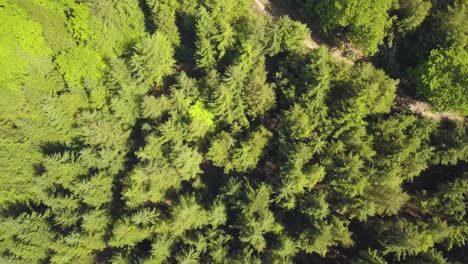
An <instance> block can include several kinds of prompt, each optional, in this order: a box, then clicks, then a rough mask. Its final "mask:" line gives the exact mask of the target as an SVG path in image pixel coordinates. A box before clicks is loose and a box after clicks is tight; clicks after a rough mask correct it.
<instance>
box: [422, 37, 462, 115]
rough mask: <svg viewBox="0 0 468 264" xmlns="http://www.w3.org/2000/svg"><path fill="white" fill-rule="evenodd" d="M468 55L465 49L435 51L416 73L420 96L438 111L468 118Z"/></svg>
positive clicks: (457, 47)
mask: <svg viewBox="0 0 468 264" xmlns="http://www.w3.org/2000/svg"><path fill="white" fill-rule="evenodd" d="M467 73H468V52H467V51H466V49H465V48H464V47H463V46H452V47H450V48H449V49H435V50H433V51H431V55H430V56H429V59H428V61H427V63H425V64H423V65H422V66H420V68H419V69H418V71H417V73H416V74H417V76H416V77H417V79H418V86H417V91H418V94H419V95H420V96H421V97H423V98H424V99H425V100H427V101H428V102H429V103H430V104H431V106H433V107H434V109H435V110H438V111H448V110H454V111H456V112H459V113H461V114H463V115H467V114H468V104H467V102H468V98H467V95H468V83H467V81H466V78H465V77H466V75H467Z"/></svg>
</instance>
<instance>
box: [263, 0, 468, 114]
mask: <svg viewBox="0 0 468 264" xmlns="http://www.w3.org/2000/svg"><path fill="white" fill-rule="evenodd" d="M254 2H255V6H254V9H255V10H256V11H257V12H258V13H259V14H261V15H264V16H270V17H272V18H273V19H276V18H278V17H280V16H282V15H287V14H286V13H285V12H284V11H282V10H279V9H278V8H276V7H275V6H273V5H272V3H271V2H270V1H269V0H254ZM305 46H306V47H307V48H309V49H318V48H319V47H321V46H325V47H327V48H328V49H329V50H330V53H331V54H332V56H333V57H334V58H335V59H336V60H338V61H341V62H345V63H351V64H354V61H352V60H350V59H348V58H347V57H346V56H345V55H344V54H343V52H342V51H341V50H339V49H338V48H337V47H330V46H328V45H327V44H325V43H324V42H323V41H321V39H320V37H319V36H318V35H316V34H314V32H312V33H311V35H310V36H309V38H308V39H306V40H305ZM356 53H357V54H358V57H359V58H363V57H364V56H363V54H362V52H359V51H357V52H356ZM396 103H397V105H398V106H400V107H406V108H408V109H409V110H410V111H411V112H412V113H414V114H416V115H419V116H422V117H424V118H429V119H432V120H435V121H441V120H450V121H454V122H464V121H466V120H467V118H466V117H462V116H458V115H456V114H453V113H450V112H433V111H431V110H430V108H429V106H428V105H427V104H426V103H424V102H421V101H418V100H415V99H413V98H410V97H408V96H401V95H397V98H396Z"/></svg>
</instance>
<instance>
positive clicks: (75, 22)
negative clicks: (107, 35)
mask: <svg viewBox="0 0 468 264" xmlns="http://www.w3.org/2000/svg"><path fill="white" fill-rule="evenodd" d="M66 14H67V18H68V20H67V22H66V25H67V27H68V29H69V30H70V32H72V35H73V37H74V38H76V39H77V40H79V41H88V40H90V39H92V38H93V37H94V32H93V31H92V30H91V28H90V16H91V11H90V9H89V6H88V5H87V4H86V3H78V4H74V5H72V6H71V7H70V9H68V10H67V11H66Z"/></svg>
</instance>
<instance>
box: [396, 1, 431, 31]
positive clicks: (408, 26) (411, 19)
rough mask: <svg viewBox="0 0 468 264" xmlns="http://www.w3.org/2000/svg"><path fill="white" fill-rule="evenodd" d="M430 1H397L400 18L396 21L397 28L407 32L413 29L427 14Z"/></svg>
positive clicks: (429, 8)
mask: <svg viewBox="0 0 468 264" xmlns="http://www.w3.org/2000/svg"><path fill="white" fill-rule="evenodd" d="M431 7H432V3H431V2H430V1H425V0H417V1H408V0H402V1H399V13H400V18H399V20H398V21H397V26H398V30H399V31H400V32H402V33H407V32H411V31H413V30H415V29H416V28H417V27H418V26H419V25H420V24H421V23H422V22H423V21H424V19H425V18H426V17H427V16H428V15H429V11H430V10H431Z"/></svg>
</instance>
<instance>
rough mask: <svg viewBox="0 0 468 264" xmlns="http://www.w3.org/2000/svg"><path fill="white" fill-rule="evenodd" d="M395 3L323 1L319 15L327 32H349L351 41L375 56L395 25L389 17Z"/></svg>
mask: <svg viewBox="0 0 468 264" xmlns="http://www.w3.org/2000/svg"><path fill="white" fill-rule="evenodd" d="M391 7H392V1H391V0H378V1H373V0H365V1H357V0H351V1H349V0H333V1H319V3H318V5H317V7H316V12H317V13H318V15H319V17H320V20H321V23H322V28H323V30H324V31H325V33H328V34H329V33H332V32H334V31H336V30H338V29H340V28H346V29H348V30H349V37H350V39H351V40H352V41H353V42H354V43H355V44H356V45H357V46H358V47H359V48H362V49H363V50H364V51H365V52H366V53H367V54H374V53H376V52H377V51H378V47H379V46H380V45H382V44H383V39H384V37H385V36H386V34H387V29H388V28H389V26H390V25H391V20H390V17H389V15H388V12H389V10H390V8H391Z"/></svg>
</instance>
